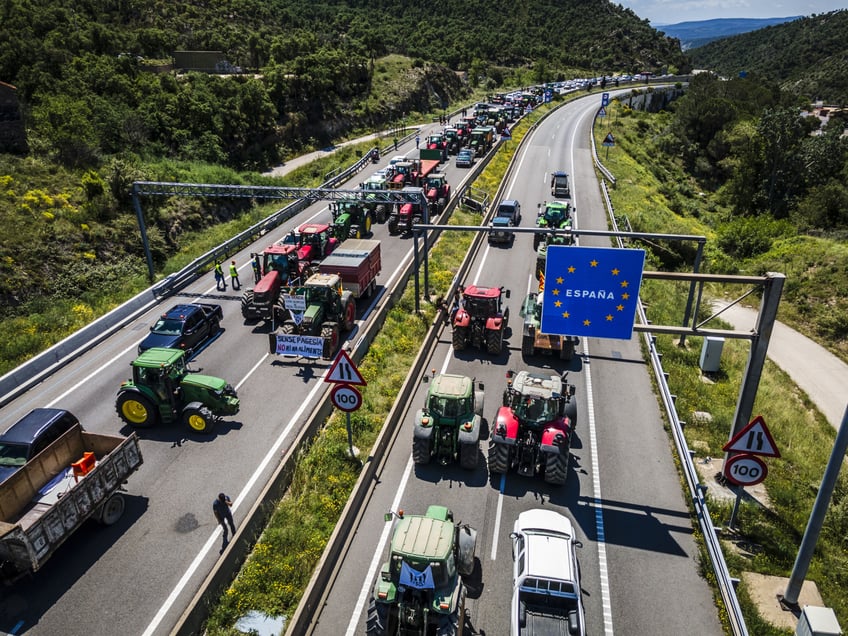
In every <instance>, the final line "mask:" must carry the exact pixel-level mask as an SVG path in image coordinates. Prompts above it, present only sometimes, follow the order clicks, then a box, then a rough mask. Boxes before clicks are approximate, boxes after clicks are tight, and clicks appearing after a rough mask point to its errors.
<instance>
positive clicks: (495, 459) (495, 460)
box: [489, 442, 509, 475]
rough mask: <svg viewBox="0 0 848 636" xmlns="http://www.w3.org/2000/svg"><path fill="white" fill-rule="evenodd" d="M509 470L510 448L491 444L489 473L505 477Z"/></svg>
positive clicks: (504, 445) (494, 443)
mask: <svg viewBox="0 0 848 636" xmlns="http://www.w3.org/2000/svg"><path fill="white" fill-rule="evenodd" d="M507 470H509V446H507V445H506V444H499V443H497V442H489V472H490V473H495V474H497V475H503V474H504V473H505V472H506V471H507Z"/></svg>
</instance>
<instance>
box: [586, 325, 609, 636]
mask: <svg viewBox="0 0 848 636" xmlns="http://www.w3.org/2000/svg"><path fill="white" fill-rule="evenodd" d="M583 371H584V374H585V376H586V406H587V407H588V409H589V447H590V448H591V449H592V451H591V455H592V494H593V501H592V506H593V507H594V508H595V533H596V534H597V535H598V568H599V570H600V576H601V607H602V608H603V616H604V634H606V636H613V626H612V604H611V602H610V586H609V573H608V571H607V544H606V534H605V533H604V507H603V499H602V498H601V469H600V465H599V462H598V437H597V428H596V426H595V404H594V399H593V397H592V370H591V363H590V361H589V345H588V343H587V342H586V340H585V338H584V340H583Z"/></svg>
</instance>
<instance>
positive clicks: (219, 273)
mask: <svg viewBox="0 0 848 636" xmlns="http://www.w3.org/2000/svg"><path fill="white" fill-rule="evenodd" d="M221 285H223V286H224V289H221ZM215 289H217V290H218V291H227V281H226V279H225V278H224V268H223V267H221V261H215Z"/></svg>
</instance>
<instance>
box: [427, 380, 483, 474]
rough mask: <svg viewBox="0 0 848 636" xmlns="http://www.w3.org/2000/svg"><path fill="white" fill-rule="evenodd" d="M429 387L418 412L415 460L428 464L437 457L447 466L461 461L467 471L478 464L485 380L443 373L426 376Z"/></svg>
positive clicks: (438, 460)
mask: <svg viewBox="0 0 848 636" xmlns="http://www.w3.org/2000/svg"><path fill="white" fill-rule="evenodd" d="M424 379H425V381H428V380H429V383H430V386H429V388H428V390H427V398H426V400H425V402H424V408H421V409H419V410H418V412H417V413H416V414H415V427H414V429H413V436H412V461H413V462H414V463H415V464H418V465H423V464H429V463H430V459H435V460H436V461H437V462H439V463H440V464H442V465H443V466H444V465H447V464H450V463H453V462H454V461H456V460H459V463H460V466H462V467H463V468H465V469H466V470H474V469H475V468H476V467H477V454H478V452H479V442H480V430H481V429H482V423H483V400H484V393H483V383H482V382H481V383H479V384H477V386H476V387H475V381H474V379H473V378H469V377H467V376H464V375H454V374H449V373H442V374H438V375H434V376H433V378H432V380H430V379H429V378H428V377H427V376H425V377H424Z"/></svg>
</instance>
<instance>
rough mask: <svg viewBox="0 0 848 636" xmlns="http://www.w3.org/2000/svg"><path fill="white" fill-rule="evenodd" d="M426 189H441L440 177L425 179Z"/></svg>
mask: <svg viewBox="0 0 848 636" xmlns="http://www.w3.org/2000/svg"><path fill="white" fill-rule="evenodd" d="M427 187H428V188H436V189H438V188H441V187H442V178H441V177H427Z"/></svg>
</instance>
